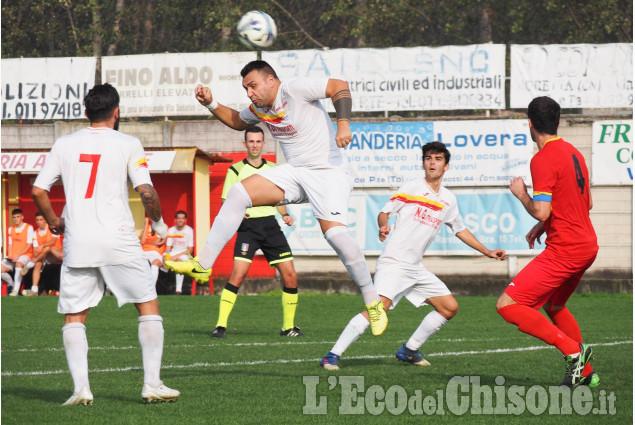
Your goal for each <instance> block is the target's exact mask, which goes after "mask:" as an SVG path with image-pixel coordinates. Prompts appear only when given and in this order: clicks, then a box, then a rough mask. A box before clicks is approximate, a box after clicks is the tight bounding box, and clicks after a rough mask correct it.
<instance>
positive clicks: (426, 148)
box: [421, 142, 452, 164]
mask: <svg viewBox="0 0 635 425" xmlns="http://www.w3.org/2000/svg"><path fill="white" fill-rule="evenodd" d="M428 152H430V153H442V154H443V157H444V158H445V163H446V164H449V163H450V157H451V156H452V155H450V151H449V150H448V148H447V146H445V144H443V143H441V142H429V143H426V144H425V145H423V146H422V147H421V154H422V157H423V160H424V161H425V159H426V154H427V153H428Z"/></svg>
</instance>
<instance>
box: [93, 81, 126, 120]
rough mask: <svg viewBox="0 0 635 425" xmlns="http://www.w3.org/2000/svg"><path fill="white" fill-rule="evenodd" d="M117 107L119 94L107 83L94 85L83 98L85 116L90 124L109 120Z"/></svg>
mask: <svg viewBox="0 0 635 425" xmlns="http://www.w3.org/2000/svg"><path fill="white" fill-rule="evenodd" d="M117 106H119V93H118V92H117V89H116V88H114V87H113V86H111V85H110V84H108V83H104V84H97V85H95V86H94V87H93V88H92V89H90V90H89V91H88V94H86V96H85V97H84V107H85V108H86V116H87V117H88V119H89V120H90V121H91V122H100V121H104V120H107V119H109V118H110V117H112V114H113V112H114V111H115V108H116V107H117Z"/></svg>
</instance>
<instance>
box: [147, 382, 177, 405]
mask: <svg viewBox="0 0 635 425" xmlns="http://www.w3.org/2000/svg"><path fill="white" fill-rule="evenodd" d="M180 395H181V393H180V392H179V390H174V389H172V388H169V387H166V386H165V385H163V382H161V383H160V384H159V386H158V387H156V388H153V387H151V386H150V385H148V384H143V389H142V390H141V398H143V401H144V402H146V403H164V402H167V403H170V402H173V401H176V400H177V399H178V398H179V396H180Z"/></svg>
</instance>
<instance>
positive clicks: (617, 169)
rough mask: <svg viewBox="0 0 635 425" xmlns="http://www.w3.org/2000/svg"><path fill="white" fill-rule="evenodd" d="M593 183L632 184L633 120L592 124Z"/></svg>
mask: <svg viewBox="0 0 635 425" xmlns="http://www.w3.org/2000/svg"><path fill="white" fill-rule="evenodd" d="M591 184H594V185H603V184H605V185H616V184H619V185H629V184H630V185H632V184H633V121H632V120H620V121H596V122H594V123H593V139H592V145H591Z"/></svg>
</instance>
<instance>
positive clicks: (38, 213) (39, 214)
mask: <svg viewBox="0 0 635 425" xmlns="http://www.w3.org/2000/svg"><path fill="white" fill-rule="evenodd" d="M37 217H44V214H42V211H38V212H36V213H35V218H37Z"/></svg>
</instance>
